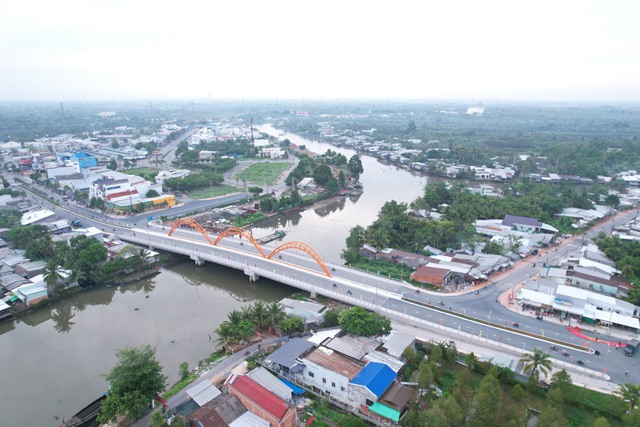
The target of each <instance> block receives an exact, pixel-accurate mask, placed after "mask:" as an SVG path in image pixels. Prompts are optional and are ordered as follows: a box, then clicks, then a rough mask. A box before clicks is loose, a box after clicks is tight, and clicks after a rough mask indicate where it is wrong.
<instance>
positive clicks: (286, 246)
mask: <svg viewBox="0 0 640 427" xmlns="http://www.w3.org/2000/svg"><path fill="white" fill-rule="evenodd" d="M287 249H299V250H301V251H302V252H305V253H306V254H307V255H309V256H310V257H311V258H313V259H314V260H315V261H316V262H317V263H318V265H319V266H320V267H321V268H322V270H323V271H324V272H325V274H326V275H327V276H328V277H331V273H329V270H328V269H327V266H326V265H324V262H323V261H322V258H320V255H318V252H316V251H315V250H314V249H313V248H312V247H311V246H309V245H307V244H306V243H303V242H296V241H292V242H286V243H283V244H281V245H280V246H278V247H277V248H275V249H274V250H273V252H271V253H270V254H269V259H271V258H273V256H274V255H276V254H277V253H278V252H282V251H284V250H287Z"/></svg>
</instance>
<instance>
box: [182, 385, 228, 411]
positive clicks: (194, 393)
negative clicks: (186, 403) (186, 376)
mask: <svg viewBox="0 0 640 427" xmlns="http://www.w3.org/2000/svg"><path fill="white" fill-rule="evenodd" d="M187 394H188V395H189V397H191V398H192V399H193V400H195V402H196V403H197V404H198V405H199V406H202V405H204V404H205V403H207V402H210V401H212V400H213V399H215V398H216V397H218V396H220V395H221V394H222V392H221V391H220V390H219V389H218V388H217V387H216V386H214V385H213V384H212V383H211V382H210V381H207V380H205V381H202V382H199V383H198V384H196V385H194V386H193V387H191V388H190V389H187Z"/></svg>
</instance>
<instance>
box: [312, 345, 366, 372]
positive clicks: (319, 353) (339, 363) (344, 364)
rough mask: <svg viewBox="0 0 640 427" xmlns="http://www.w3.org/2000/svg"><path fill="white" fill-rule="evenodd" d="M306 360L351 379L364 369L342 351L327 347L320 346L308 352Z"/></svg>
mask: <svg viewBox="0 0 640 427" xmlns="http://www.w3.org/2000/svg"><path fill="white" fill-rule="evenodd" d="M304 360H308V361H309V362H312V363H315V364H316V365H319V366H322V367H323V368H326V369H328V370H330V371H333V372H336V373H338V374H340V375H343V376H345V377H347V378H348V379H349V380H352V379H353V378H355V376H356V375H358V373H359V372H360V371H361V370H362V366H360V365H358V364H357V363H356V362H353V361H351V360H349V359H347V358H346V357H345V356H343V355H341V354H340V353H338V352H336V351H333V350H331V349H328V348H325V347H318V348H316V349H315V350H313V351H312V352H311V353H309V354H307V355H306V356H305V358H304Z"/></svg>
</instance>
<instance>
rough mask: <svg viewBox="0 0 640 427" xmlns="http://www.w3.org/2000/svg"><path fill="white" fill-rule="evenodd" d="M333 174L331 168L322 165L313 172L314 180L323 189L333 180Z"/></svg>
mask: <svg viewBox="0 0 640 427" xmlns="http://www.w3.org/2000/svg"><path fill="white" fill-rule="evenodd" d="M332 176H333V175H332V174H331V168H329V166H327V165H325V164H322V165H318V166H317V167H316V168H315V169H314V170H313V180H314V182H315V183H316V184H318V185H319V186H321V187H324V186H325V185H326V184H327V182H329V180H330V179H331V178H332Z"/></svg>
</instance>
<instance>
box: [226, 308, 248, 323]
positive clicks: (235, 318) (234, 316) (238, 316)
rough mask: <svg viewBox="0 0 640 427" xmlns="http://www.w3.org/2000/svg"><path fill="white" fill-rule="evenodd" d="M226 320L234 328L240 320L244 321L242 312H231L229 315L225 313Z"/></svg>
mask: <svg viewBox="0 0 640 427" xmlns="http://www.w3.org/2000/svg"><path fill="white" fill-rule="evenodd" d="M227 319H228V322H229V323H230V324H231V325H232V326H234V325H237V324H238V323H240V322H241V321H242V320H244V314H243V313H242V311H238V310H231V311H230V312H229V313H227Z"/></svg>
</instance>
